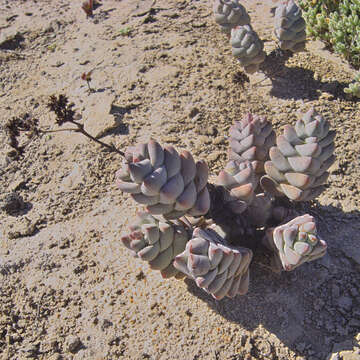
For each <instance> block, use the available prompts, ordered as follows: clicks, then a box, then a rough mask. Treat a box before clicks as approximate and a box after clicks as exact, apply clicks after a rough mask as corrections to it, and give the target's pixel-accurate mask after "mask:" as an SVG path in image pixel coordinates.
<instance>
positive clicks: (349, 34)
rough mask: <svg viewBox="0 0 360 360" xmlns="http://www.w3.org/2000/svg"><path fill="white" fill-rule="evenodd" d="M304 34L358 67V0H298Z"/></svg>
mask: <svg viewBox="0 0 360 360" xmlns="http://www.w3.org/2000/svg"><path fill="white" fill-rule="evenodd" d="M300 6H301V7H302V9H303V10H304V17H305V20H306V23H307V32H308V34H309V35H310V36H312V37H314V38H316V39H320V40H323V41H324V42H325V43H326V44H327V45H328V46H329V47H331V48H332V49H333V50H334V51H335V52H337V53H339V54H341V55H343V56H344V57H345V59H347V60H348V61H349V62H350V63H351V64H352V65H354V66H356V67H359V66H360V35H359V28H360V19H359V17H360V1H359V0H341V1H332V0H301V1H300Z"/></svg>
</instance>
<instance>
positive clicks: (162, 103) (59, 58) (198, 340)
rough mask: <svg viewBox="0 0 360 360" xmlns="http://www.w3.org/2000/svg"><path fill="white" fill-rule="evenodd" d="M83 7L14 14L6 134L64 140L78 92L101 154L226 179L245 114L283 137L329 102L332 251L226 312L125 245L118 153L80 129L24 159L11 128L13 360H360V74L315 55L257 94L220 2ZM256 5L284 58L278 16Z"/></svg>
mask: <svg viewBox="0 0 360 360" xmlns="http://www.w3.org/2000/svg"><path fill="white" fill-rule="evenodd" d="M80 3H81V2H79V1H70V0H59V1H47V0H30V1H25V0H0V79H1V83H0V108H1V118H0V124H1V126H2V127H3V126H4V124H5V122H6V121H7V120H8V119H10V118H11V117H13V116H22V115H23V114H24V113H28V114H31V115H32V116H34V117H36V118H37V119H39V122H40V125H41V126H42V127H43V128H46V129H48V130H56V129H59V127H58V126H57V125H56V123H55V120H54V115H53V114H51V113H50V111H49V109H48V108H47V106H46V104H47V102H48V98H49V96H50V95H52V94H60V93H63V94H65V95H66V96H68V98H69V100H70V101H72V102H74V104H75V107H76V110H77V113H78V114H79V121H81V122H82V123H83V124H84V125H85V128H86V129H87V130H88V131H89V132H91V133H92V134H93V135H95V136H98V138H100V139H101V140H102V141H105V142H107V143H113V144H114V145H115V146H116V147H118V148H119V149H122V150H124V149H126V148H127V147H128V146H129V145H132V144H135V143H137V142H141V141H147V140H148V139H149V138H151V137H152V138H156V139H157V140H158V141H160V142H161V143H162V144H164V143H170V144H174V145H175V146H176V147H177V148H178V149H184V148H186V149H188V150H190V151H191V152H192V154H193V155H194V157H195V158H197V159H200V158H203V159H205V160H207V161H208V164H209V167H210V169H211V172H212V173H213V174H216V173H218V171H219V170H220V169H221V168H222V167H223V166H224V165H225V162H226V150H227V146H228V144H227V133H228V129H229V127H230V126H231V124H232V123H233V122H234V121H236V120H239V119H240V118H241V117H242V116H243V114H245V113H247V112H253V113H256V114H259V115H266V116H267V117H268V119H270V120H271V121H272V123H273V125H274V128H275V129H277V130H278V131H280V129H281V128H282V126H283V125H285V124H286V123H292V124H293V123H294V122H295V121H296V119H297V116H298V115H297V113H298V112H299V111H300V112H304V111H306V110H308V109H309V108H310V107H311V106H315V108H316V109H317V111H319V112H320V113H322V114H323V115H324V116H325V117H326V118H327V119H328V120H329V121H330V123H331V126H332V127H333V128H334V129H336V131H337V136H336V140H335V142H336V156H337V160H336V163H335V164H334V165H333V166H332V168H331V175H330V179H329V186H328V187H327V189H326V191H325V192H324V193H323V194H321V196H320V197H319V198H318V200H317V201H316V202H314V203H313V204H312V205H311V207H309V209H308V211H310V212H311V214H313V215H314V216H315V217H316V220H317V223H318V229H319V233H320V234H321V236H322V237H323V238H324V239H325V240H326V241H327V242H328V245H329V250H328V254H327V255H326V256H325V257H324V258H322V259H321V260H318V261H315V262H312V263H308V264H305V265H303V266H302V267H300V268H298V269H296V270H295V271H293V272H289V273H281V274H280V275H277V274H273V273H271V272H269V271H267V269H265V268H264V267H263V266H261V264H257V263H254V264H253V265H252V266H251V283H250V289H249V292H248V294H247V295H245V296H242V297H241V296H238V297H236V298H235V299H223V300H221V301H216V300H214V299H213V298H212V297H211V296H209V295H207V294H206V293H204V292H203V291H202V290H201V289H199V288H197V287H196V286H195V285H194V283H193V282H192V281H190V280H185V281H182V280H181V281H179V280H175V279H171V280H163V279H162V278H161V276H160V274H159V273H158V272H155V271H150V270H149V268H148V266H147V265H146V264H145V263H142V262H140V260H138V259H134V258H132V257H131V255H130V254H129V253H128V251H127V250H126V249H125V248H124V247H123V246H122V245H121V243H120V236H121V233H124V232H126V231H127V230H126V229H127V226H128V224H129V222H130V221H131V219H132V218H133V217H134V215H135V212H136V210H138V209H139V208H138V207H137V206H136V205H135V204H134V203H133V202H132V201H131V199H129V197H128V196H126V195H123V194H122V193H120V191H119V190H118V189H117V188H116V186H115V184H114V173H115V171H116V170H117V169H118V168H119V166H120V164H121V158H120V157H119V155H117V154H115V153H109V152H107V151H106V150H103V149H102V148H100V147H99V146H98V145H97V144H95V143H92V142H89V141H88V140H87V139H86V138H84V137H83V136H81V134H77V133H74V132H67V131H64V132H57V133H52V134H48V135H44V136H41V137H39V138H36V139H34V140H33V141H32V142H31V143H30V144H29V145H28V146H27V147H26V151H25V155H24V157H22V158H19V159H16V158H14V153H13V151H12V149H11V147H10V146H8V145H7V138H6V135H5V133H4V131H1V133H0V141H1V144H3V146H2V149H1V153H0V174H1V177H0V194H1V204H2V207H4V209H3V211H2V212H1V213H0V223H1V226H0V297H1V298H0V359H3V360H5V359H6V360H7V359H30V358H33V359H51V360H55V359H57V360H59V359H74V360H75V359H189V360H190V359H191V360H195V359H228V360H230V359H231V360H235V359H239V360H240V359H260V360H261V359H266V360H267V359H270V360H277V359H284V360H285V359H291V360H295V359H296V360H300V359H310V360H316V359H319V360H323V359H330V357H331V359H347V360H350V359H360V310H359V309H360V307H359V305H360V304H359V299H360V272H359V270H360V245H359V241H360V237H359V233H360V213H359V210H358V209H359V207H360V195H359V185H358V184H359V183H360V170H359V169H360V167H359V165H360V159H359V150H360V144H359V141H358V139H359V137H360V128H359V126H358V122H359V121H360V106H359V104H360V103H359V102H356V101H355V100H354V99H350V98H347V97H345V96H344V93H343V89H344V87H345V86H347V84H348V83H349V82H351V81H352V79H353V77H354V74H355V71H354V70H352V69H351V68H350V67H349V66H348V65H347V64H346V63H345V62H343V61H342V60H341V59H340V58H339V57H337V56H336V55H333V54H331V53H329V52H328V51H327V50H326V49H324V48H323V45H322V44H321V43H320V42H313V41H309V42H308V45H307V51H306V52H303V53H299V54H296V55H295V56H293V57H292V58H290V59H289V60H288V61H287V62H286V64H285V65H284V66H280V67H279V66H275V65H278V64H273V66H274V75H273V76H272V77H271V79H270V78H268V77H265V75H264V74H263V73H261V72H260V73H257V74H254V75H251V76H250V82H249V83H244V84H242V83H241V82H239V78H240V76H239V74H240V72H241V70H242V69H241V67H240V66H239V64H238V63H237V61H236V59H235V58H233V57H232V55H231V49H230V46H229V44H228V41H227V38H226V36H225V35H224V34H223V33H222V32H221V31H220V29H219V27H218V26H217V25H216V24H215V22H214V20H213V15H212V6H211V2H210V1H209V0H198V1H195V0H193V1H191V0H131V1H130V0H103V1H102V2H101V3H100V2H98V4H97V7H96V9H95V10H94V15H93V17H86V14H85V13H84V11H83V10H82V9H81V5H80ZM243 3H244V4H245V5H246V7H247V9H248V10H249V12H250V16H251V19H252V24H253V27H254V28H255V30H256V31H257V32H258V34H259V36H260V37H261V38H262V39H263V40H264V41H265V49H266V51H267V53H270V52H271V51H272V50H274V49H276V47H277V44H276V41H275V39H274V36H273V30H272V22H273V19H272V17H271V11H270V10H271V6H273V3H271V2H256V1H250V0H247V1H243ZM91 70H92V76H91V78H92V79H91V82H90V86H91V87H92V89H93V91H92V92H89V91H88V86H87V83H86V82H85V81H84V80H82V79H81V75H82V74H83V73H84V72H89V71H91ZM63 127H66V126H65V125H64V126H63ZM26 141H27V138H26V136H25V135H24V136H23V137H22V138H21V142H22V143H25V142H26ZM5 209H6V210H5Z"/></svg>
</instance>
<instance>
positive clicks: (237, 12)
mask: <svg viewBox="0 0 360 360" xmlns="http://www.w3.org/2000/svg"><path fill="white" fill-rule="evenodd" d="M214 15H215V21H216V23H217V24H219V25H220V26H221V29H222V30H223V31H224V32H225V33H227V34H230V32H231V29H232V28H233V27H235V26H238V25H247V24H250V17H249V14H248V13H247V11H246V9H245V8H244V6H242V5H241V4H240V3H239V1H238V0H215V1H214Z"/></svg>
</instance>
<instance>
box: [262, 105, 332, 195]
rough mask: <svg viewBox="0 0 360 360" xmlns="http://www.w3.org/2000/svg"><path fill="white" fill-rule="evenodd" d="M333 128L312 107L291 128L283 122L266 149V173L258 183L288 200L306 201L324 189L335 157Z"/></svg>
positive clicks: (273, 193)
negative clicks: (275, 137) (282, 130)
mask: <svg viewBox="0 0 360 360" xmlns="http://www.w3.org/2000/svg"><path fill="white" fill-rule="evenodd" d="M334 138H335V131H329V123H328V121H326V120H325V119H324V118H323V117H322V116H321V115H319V114H318V113H317V112H316V111H315V110H314V109H310V110H309V111H308V112H307V113H306V114H304V115H303V117H302V118H301V119H299V120H298V121H297V122H296V125H295V127H292V126H290V125H286V126H285V129H284V134H283V135H280V136H278V137H277V139H276V146H274V147H272V148H271V149H270V152H269V155H270V161H267V162H266V163H265V171H266V174H267V176H263V177H262V178H261V186H262V187H263V188H264V190H266V191H268V192H269V193H271V194H272V195H274V196H284V195H286V196H287V197H288V198H289V199H290V200H294V201H309V200H313V199H314V198H315V197H317V196H318V195H320V193H321V192H322V191H323V190H324V184H325V183H326V181H327V178H328V176H329V173H328V172H327V170H328V169H329V167H330V166H331V165H332V164H333V162H334V160H335V156H334V155H333V152H334V148H335V146H334Z"/></svg>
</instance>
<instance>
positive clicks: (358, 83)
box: [344, 73, 360, 98]
mask: <svg viewBox="0 0 360 360" xmlns="http://www.w3.org/2000/svg"><path fill="white" fill-rule="evenodd" d="M344 93H346V94H349V95H352V96H355V97H358V98H360V73H358V74H357V75H356V76H355V79H354V81H353V82H352V83H350V84H349V87H347V88H345V89H344Z"/></svg>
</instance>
